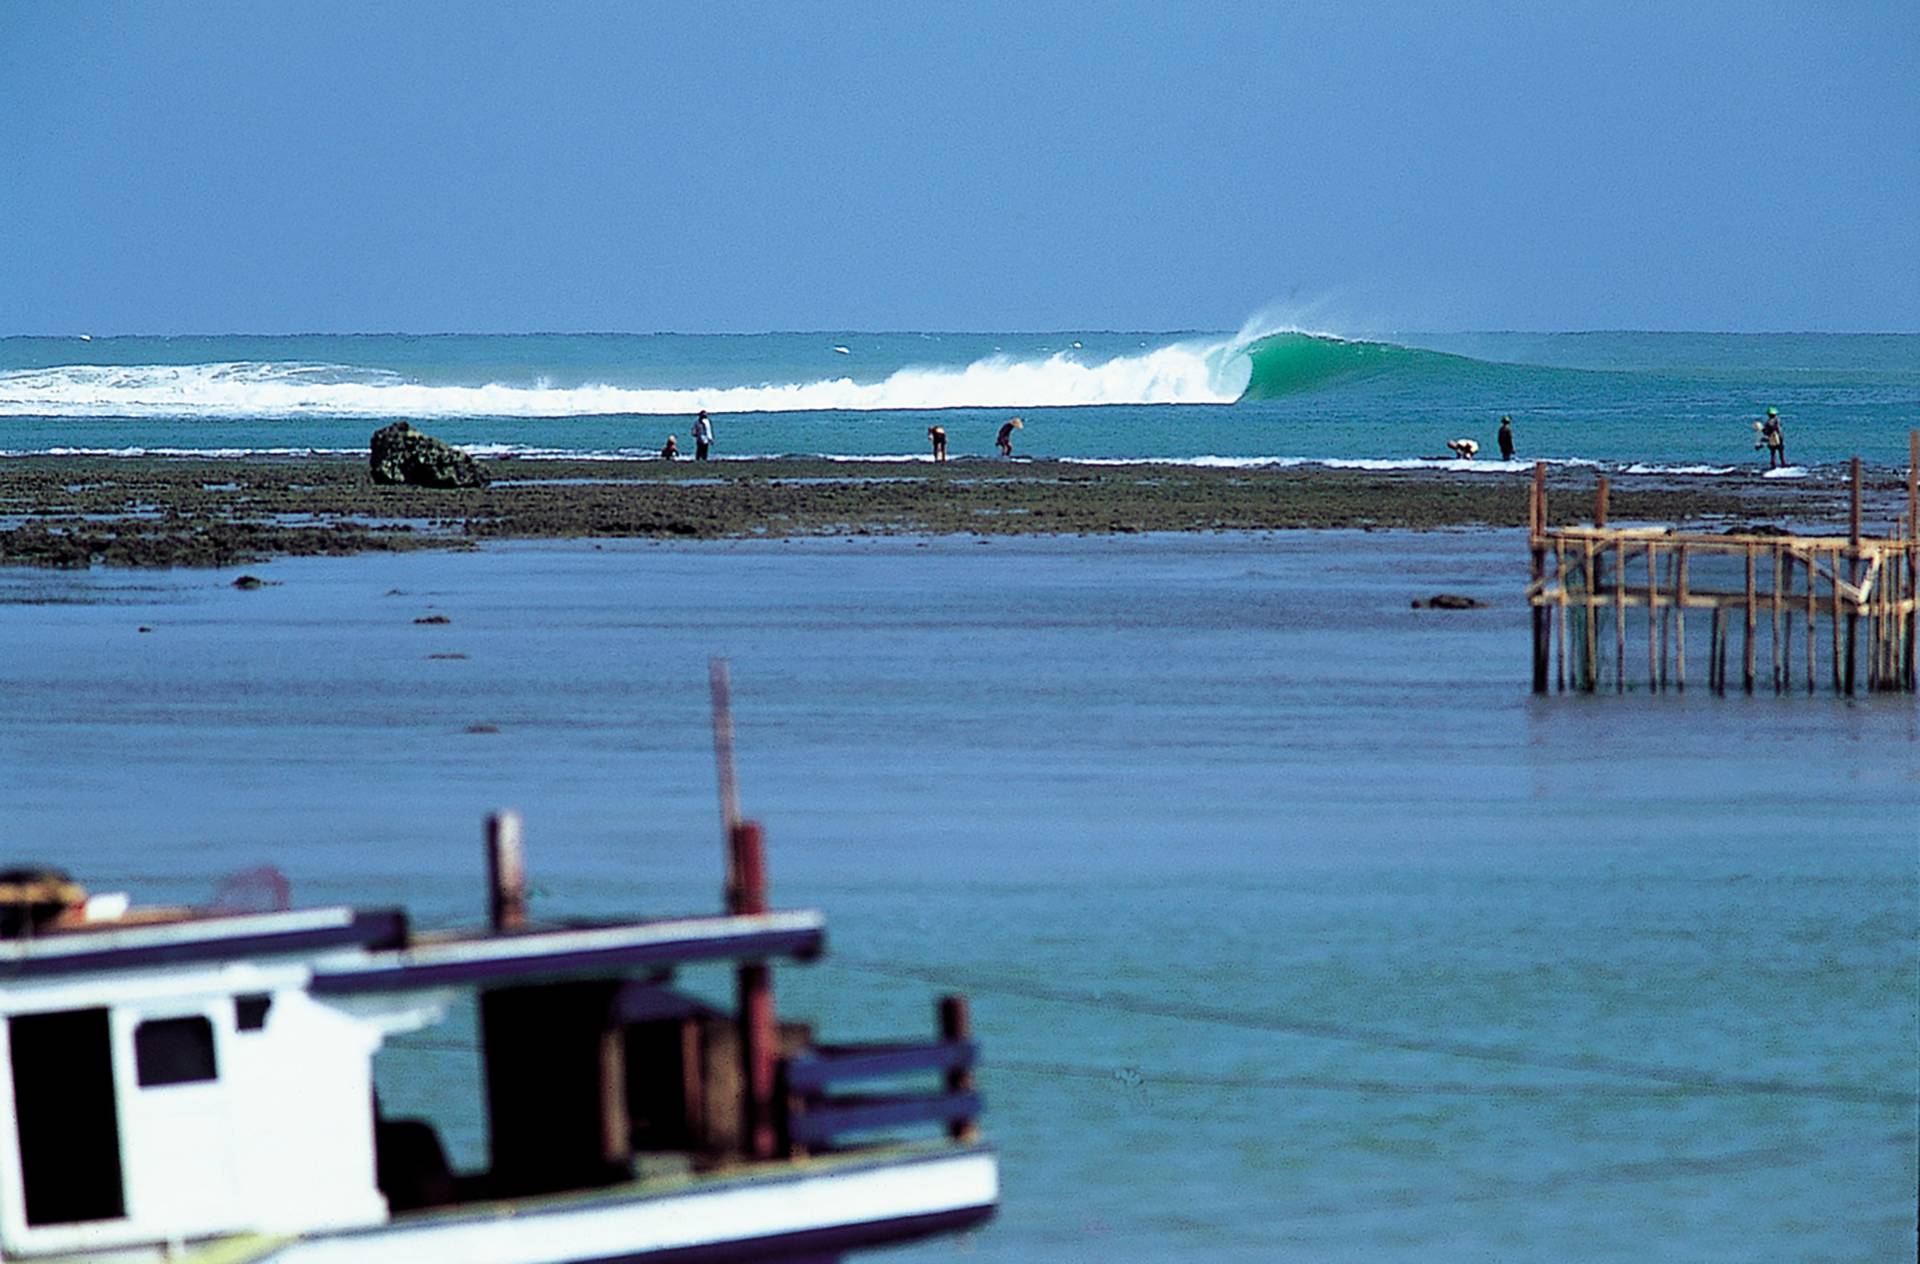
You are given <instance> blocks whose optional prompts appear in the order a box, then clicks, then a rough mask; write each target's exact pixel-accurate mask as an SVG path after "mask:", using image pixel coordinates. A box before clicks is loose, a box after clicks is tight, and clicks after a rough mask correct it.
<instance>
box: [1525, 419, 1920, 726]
mask: <svg viewBox="0 0 1920 1264" xmlns="http://www.w3.org/2000/svg"><path fill="white" fill-rule="evenodd" d="M1848 475H1849V476H1848V489H1849V497H1848V512H1847V531H1846V534H1845V535H1844V536H1837V535H1819V536H1800V535H1790V534H1786V533H1783V532H1780V531H1778V530H1777V529H1770V528H1762V529H1755V530H1751V531H1733V532H1728V533H1726V534H1719V535H1715V534H1708V533H1706V532H1703V531H1685V530H1678V529H1675V530H1668V529H1665V528H1657V527H1636V526H1616V525H1613V524H1612V523H1611V522H1610V510H1611V503H1610V502H1611V493H1612V485H1611V480H1609V479H1608V478H1607V477H1605V476H1604V475H1603V476H1601V477H1600V479H1599V480H1598V483H1597V486H1596V487H1595V490H1594V501H1593V520H1592V523H1591V525H1585V526H1561V527H1555V526H1552V525H1550V519H1549V515H1548V511H1547V483H1546V466H1545V464H1544V463H1537V464H1536V465H1535V466H1534V473H1533V480H1532V485H1531V487H1530V488H1529V493H1528V504H1527V522H1528V540H1527V548H1528V555H1529V558H1530V572H1529V578H1530V582H1529V584H1528V588H1527V600H1528V603H1529V605H1530V606H1531V607H1532V615H1533V618H1532V632H1533V646H1532V650H1533V653H1532V662H1531V667H1532V680H1533V691H1534V692H1535V693H1548V692H1567V691H1569V690H1572V691H1576V692H1583V693H1593V692H1597V691H1598V690H1599V689H1601V688H1602V687H1603V686H1604V685H1605V684H1607V683H1611V685H1612V686H1613V691H1614V692H1616V693H1625V692H1626V691H1628V690H1629V689H1638V688H1641V687H1643V686H1644V687H1645V688H1646V689H1647V690H1648V691H1650V692H1660V691H1665V690H1666V689H1668V688H1673V689H1676V690H1682V691H1683V690H1685V689H1686V687H1687V620H1686V616H1687V612H1688V611H1689V610H1696V611H1702V610H1703V611H1705V612H1706V613H1707V616H1708V620H1707V622H1708V630H1707V686H1708V688H1709V689H1710V690H1711V691H1713V692H1714V693H1717V694H1725V693H1726V692H1727V690H1728V688H1729V683H1730V681H1731V679H1732V670H1731V668H1732V664H1731V663H1730V662H1729V659H1730V658H1731V657H1732V646H1731V642H1732V640H1733V633H1734V628H1735V624H1736V623H1737V624H1738V626H1739V630H1740V662H1739V672H1740V687H1741V689H1742V691H1743V692H1745V693H1749V694H1752V693H1756V692H1758V691H1759V688H1760V685H1761V683H1763V682H1765V681H1771V683H1772V687H1773V692H1774V693H1775V694H1778V695H1784V694H1787V693H1792V692H1794V691H1795V679H1794V665H1795V663H1796V661H1799V659H1797V658H1796V653H1795V651H1796V646H1795V637H1796V636H1798V637H1800V638H1801V640H1802V642H1803V644H1802V646H1801V647H1800V658H1803V659H1804V662H1805V665H1806V689H1807V692H1808V693H1809V694H1812V693H1817V692H1818V690H1819V675H1820V673H1819V668H1818V663H1819V656H1820V651H1821V648H1822V646H1821V642H1822V639H1823V637H1824V640H1825V642H1826V645H1825V648H1826V651H1827V654H1828V657H1829V659H1830V662H1831V669H1832V670H1831V683H1832V687H1833V690H1834V692H1835V693H1836V694H1839V695H1841V696H1844V697H1853V696H1855V695H1856V694H1857V693H1858V692H1859V691H1860V689H1861V687H1862V684H1863V680H1862V678H1863V677H1864V687H1865V689H1866V691H1867V692H1869V693H1887V692H1907V693H1912V692H1915V690H1916V684H1917V683H1920V681H1917V677H1920V671H1916V664H1917V662H1920V652H1917V651H1920V430H1916V431H1914V432H1912V433H1911V434H1909V436H1908V468H1907V488H1906V490H1907V497H1906V501H1907V506H1906V508H1907V511H1906V513H1905V514H1904V515H1899V516H1897V521H1896V522H1895V523H1894V524H1893V526H1892V529H1891V530H1890V531H1889V532H1888V534H1886V535H1869V534H1867V532H1866V530H1865V526H1864V522H1863V504H1862V487H1863V477H1862V472H1861V465H1860V460H1859V458H1858V457H1855V458H1854V459H1853V461H1852V463H1851V465H1850V467H1849V471H1848ZM1663 559H1664V565H1665V567H1666V569H1665V570H1664V571H1663V570H1662V565H1663ZM1643 568H1644V574H1645V579H1644V582H1636V577H1637V576H1639V575H1640V574H1641V571H1642V569H1643ZM1663 576H1664V579H1663ZM1802 584H1804V589H1802V588H1801V587H1799V585H1802ZM1634 606H1642V607H1645V609H1646V612H1647V615H1646V619H1645V621H1644V622H1642V621H1640V620H1638V619H1637V618H1629V617H1628V610H1629V609H1630V608H1631V607H1634ZM1603 607H1605V608H1610V609H1611V611H1612V616H1613V617H1612V618H1611V619H1603V618H1602V615H1601V612H1602V609H1603ZM1763 614H1764V617H1763ZM1796 616H1801V617H1796ZM1822 624H1825V629H1824V633H1823V629H1822ZM1637 628H1644V630H1645V633H1646V637H1647V648H1646V673H1645V677H1644V680H1642V679H1638V678H1636V677H1637V675H1638V674H1637V673H1634V674H1633V675H1630V674H1629V670H1628V663H1629V662H1630V661H1631V659H1630V657H1629V647H1628V641H1629V639H1630V638H1631V636H1632V635H1633V634H1634V631H1635V629H1637ZM1609 636H1611V639H1612V642H1613V644H1612V645H1611V646H1610V647H1609V646H1604V645H1603V644H1602V642H1603V641H1604V640H1605V639H1607V638H1608V637H1609ZM1762 641H1764V642H1765V648H1764V650H1763V649H1762ZM1608 649H1610V650H1611V651H1612V652H1611V653H1608V652H1607V650H1608ZM1763 653H1764V654H1765V656H1766V657H1765V659H1764V660H1763V659H1762V657H1761V655H1762V654H1763ZM1763 661H1764V667H1763ZM1550 665H1551V669H1550ZM1669 665H1671V666H1669ZM1608 672H1610V673H1611V675H1612V680H1611V682H1606V681H1604V680H1603V676H1604V675H1605V674H1606V673H1608ZM1763 672H1764V674H1763Z"/></svg>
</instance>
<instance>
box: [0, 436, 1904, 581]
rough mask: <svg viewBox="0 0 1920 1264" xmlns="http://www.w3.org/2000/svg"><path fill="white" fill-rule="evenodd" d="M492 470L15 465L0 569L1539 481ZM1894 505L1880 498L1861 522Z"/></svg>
mask: <svg viewBox="0 0 1920 1264" xmlns="http://www.w3.org/2000/svg"><path fill="white" fill-rule="evenodd" d="M486 467H487V469H488V472H489V473H490V474H491V475H492V477H493V479H494V484H493V486H491V487H488V488H480V489H467V490H452V491H447V490H431V489H425V488H411V487H381V486H376V485H375V484H374V483H373V482H372V481H371V480H370V479H369V478H368V476H367V472H366V465H365V462H364V460H362V459H360V458H357V457H353V456H323V455H316V456H305V457H248V458H233V459H220V458H201V457H86V456H24V457H9V458H3V459H0V563H12V564H26V565H41V566H88V565H93V564H104V565H112V566H227V565H234V564H237V563H243V562H248V561H254V560H261V559H266V558H270V557H276V556H312V555H330V554H351V553H367V552H395V551H403V550H410V549H420V548H462V547H470V546H472V545H474V544H477V543H480V542H483V541H488V540H505V539H528V540H531V539H587V538H616V537H619V538H643V539H644V538H654V539H659V538H697V539H723V538H753V537H785V536H805V535H834V534H855V535H887V534H914V535H948V534H956V533H973V534H981V535H1027V534H1065V535H1072V534H1097V535H1104V534H1116V533H1130V532H1148V531H1152V532H1163V531H1174V532H1179V531H1218V530H1272V529H1282V528H1325V527H1338V528H1413V529H1431V528H1440V527H1460V526H1494V527H1511V526H1520V525H1524V523H1525V518H1526V482H1527V480H1526V477H1525V476H1524V475H1519V474H1515V473H1512V472H1509V471H1490V472H1488V473H1485V474H1481V473H1461V472H1454V471H1442V470H1434V471H1427V470H1413V471H1405V470H1396V471H1374V470H1345V469H1328V468H1324V467H1318V466H1293V467H1267V468H1255V469H1227V468H1196V467H1193V466H1186V465H1125V466H1090V465H1085V464H1078V463H1072V462H1061V461H1020V462H1016V463H1007V462H1001V461H986V460H956V461H953V462H950V463H948V464H946V465H941V466H935V465H931V464H926V463H901V462H897V461H827V460H819V459H812V458H798V457H796V458H782V459H778V460H743V461H716V462H708V463H696V462H692V461H680V462H673V463H668V462H634V461H605V460H516V459H502V460H494V461H489V462H487V463H486ZM1593 479H1594V475H1593V472H1592V471H1590V470H1583V469H1572V470H1565V469H1562V470H1556V471H1555V472H1554V474H1553V476H1552V479H1551V489H1552V496H1551V501H1552V506H1553V514H1554V517H1555V518H1556V519H1557V520H1562V521H1568V522H1571V521H1576V520H1578V518H1579V517H1580V516H1582V515H1584V514H1586V513H1588V512H1590V508H1591V504H1592V486H1593ZM1900 491H1901V489H1900V488H1898V487H1896V486H1894V485H1893V484H1892V483H1891V482H1889V483H1888V485H1887V486H1886V487H1874V488H1871V489H1870V497H1871V499H1870V502H1869V503H1870V505H1874V504H1876V503H1877V502H1878V501H1879V500H1880V499H1883V498H1884V499H1888V500H1889V501H1890V499H1891V498H1892V497H1893V496H1894V495H1895V494H1896V493H1898V492H1900ZM1844 507H1845V491H1844V489H1843V488H1842V487H1841V485H1840V483H1839V481H1838V480H1837V479H1836V478H1832V477H1826V478H1822V477H1813V478H1808V479H1803V480H1796V481H1793V482H1783V481H1769V480H1763V479H1760V478H1758V477H1755V476H1753V475H1749V474H1736V475H1728V476H1724V477H1716V478H1687V477H1675V476H1670V475H1668V476H1662V475H1618V476H1615V479H1614V485H1613V499H1612V512H1613V516H1614V518H1615V519H1616V520H1620V521H1626V520H1644V521H1652V522H1673V523H1682V522H1688V523H1693V524H1695V525H1702V524H1716V523H1723V522H1746V521H1762V520H1764V521H1769V522H1781V523H1785V524H1788V525H1790V526H1798V525H1806V526H1822V525H1830V524H1831V523H1832V522H1833V521H1834V520H1835V519H1836V517H1837V516H1838V515H1840V514H1842V513H1844ZM1889 512H1890V511H1889ZM1879 516H1885V515H1879ZM1869 521H1870V522H1873V521H1877V517H1876V516H1875V515H1873V514H1870V516H1869Z"/></svg>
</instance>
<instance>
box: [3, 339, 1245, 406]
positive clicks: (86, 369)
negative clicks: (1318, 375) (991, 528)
mask: <svg viewBox="0 0 1920 1264" xmlns="http://www.w3.org/2000/svg"><path fill="white" fill-rule="evenodd" d="M1250 372H1251V367H1250V365H1249V364H1248V361H1247V359H1246V357H1245V356H1244V355H1241V354H1240V344H1239V343H1238V342H1236V341H1218V340H1215V341H1205V342H1201V341H1194V342H1179V343H1173V344H1171V345H1168V346H1164V347H1158V348H1154V349H1151V350H1148V351H1145V352H1143V353H1141V354H1138V355H1129V356H1116V357H1113V358H1111V359H1106V360H1100V361H1095V362H1086V361H1082V360H1081V359H1079V358H1077V357H1075V356H1074V355H1073V354H1072V353H1071V352H1066V351H1062V352H1056V353H1055V354H1053V355H1049V356H1046V357H1043V358H1039V359H1026V360H1021V359H1015V358H1013V357H1011V356H1005V355H994V356H989V357H987V358H985V359H982V360H976V361H974V362H973V363H972V364H968V365H963V366H960V367H951V366H930V367H907V368H903V369H899V370H896V371H895V372H893V373H892V374H890V375H888V376H887V377H886V378H885V379H883V380H881V381H878V382H856V381H854V380H853V379H852V378H850V377H836V378H829V379H824V380H820V381H814V382H804V383H786V384H769V385H760V386H710V387H693V388H684V389H683V388H666V387H635V386H611V385H588V386H574V387H557V386H553V385H550V384H546V383H540V384H536V385H532V386H515V385H507V384H504V383H489V384H487V385H482V386H433V385H427V384H425V383H421V382H415V381H409V380H408V379H406V378H404V377H401V376H400V375H398V374H394V373H388V372H384V371H375V370H366V369H353V368H346V367H343V366H339V365H327V364H293V363H281V362H247V361H237V362H230V363H222V364H192V365H130V366H100V365H65V366H62V367H59V368H50V369H26V370H18V371H14V372H10V373H0V416H7V417H20V416H44V417H209V418H222V417H259V418H293V417H314V416H318V417H351V418H375V417H413V418H449V417H586V416H618V415H634V414H638V415H649V416H670V415H678V414H683V413H690V412H693V411H695V410H697V409H701V408H704V409H707V410H709V411H712V412H728V413H784V412H815V411H822V410H841V411H856V412H865V411H875V410H882V409H942V408H992V409H1002V408H1053V407H1074V406H1087V405H1099V404H1231V403H1232V402H1233V401H1234V400H1236V399H1238V398H1239V397H1240V394H1241V392H1242V391H1244V390H1245V389H1246V384H1247V378H1248V375H1249V374H1250Z"/></svg>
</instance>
